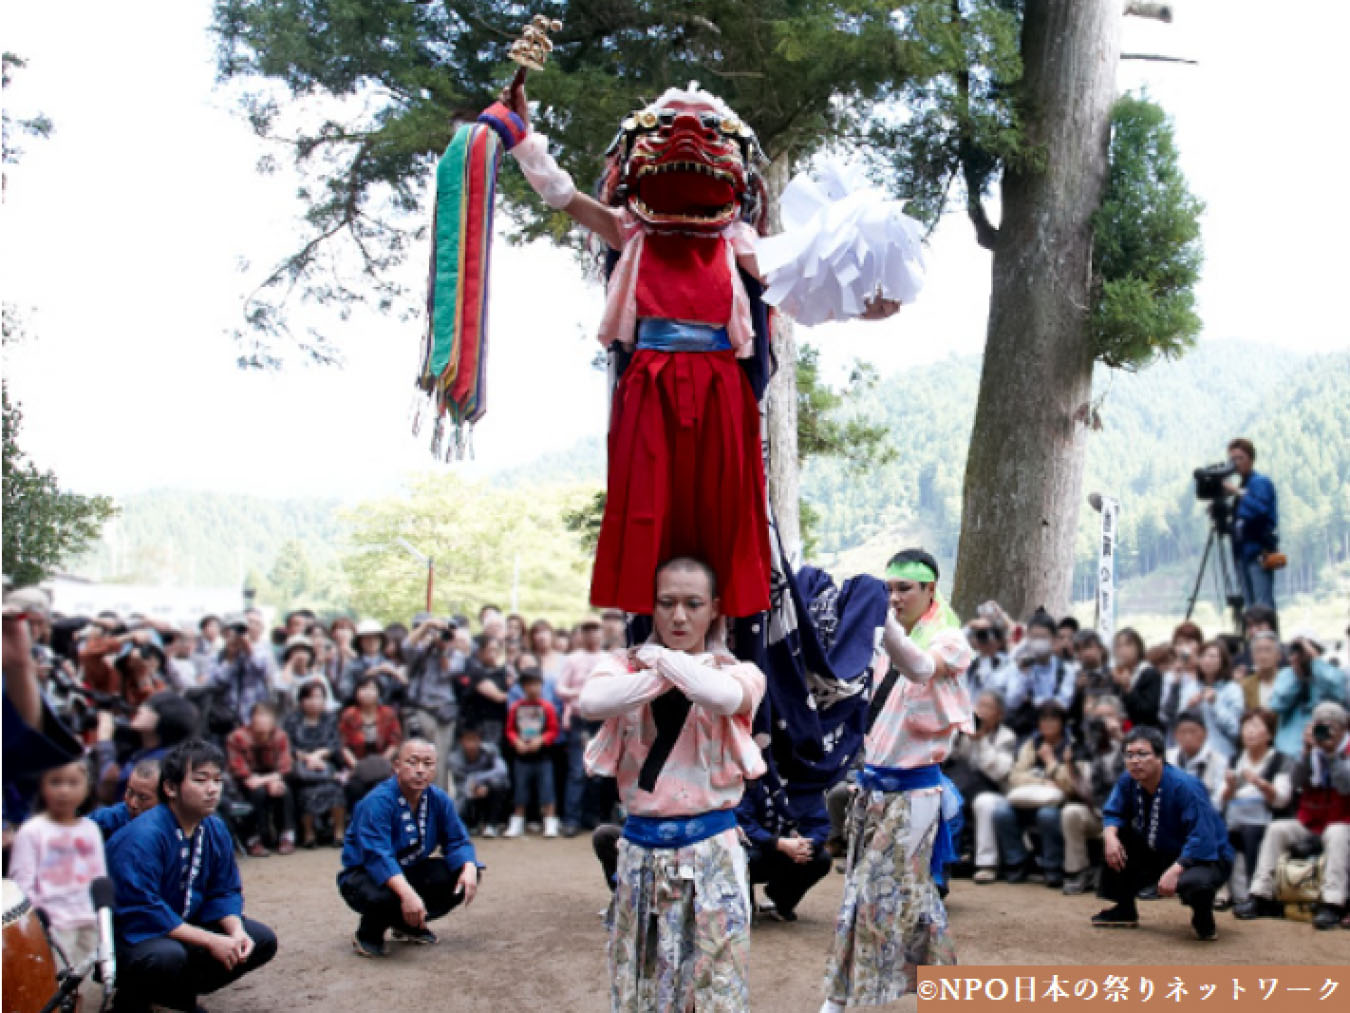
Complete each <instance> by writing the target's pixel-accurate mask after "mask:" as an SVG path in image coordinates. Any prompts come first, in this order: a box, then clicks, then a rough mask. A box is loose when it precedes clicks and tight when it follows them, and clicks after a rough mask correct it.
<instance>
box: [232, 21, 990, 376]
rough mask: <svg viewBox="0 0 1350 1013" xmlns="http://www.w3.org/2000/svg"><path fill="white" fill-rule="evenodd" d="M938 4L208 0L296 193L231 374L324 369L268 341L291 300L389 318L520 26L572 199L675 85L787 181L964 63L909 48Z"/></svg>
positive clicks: (532, 218)
mask: <svg viewBox="0 0 1350 1013" xmlns="http://www.w3.org/2000/svg"><path fill="white" fill-rule="evenodd" d="M975 6H976V7H977V8H978V10H977V11H976V12H975V14H974V15H972V21H973V22H974V23H975V24H976V26H977V27H976V29H974V30H973V31H974V32H975V33H976V35H977V36H978V39H979V42H978V44H977V43H975V42H972V43H971V45H972V46H976V48H977V49H979V51H980V52H981V53H983V52H986V51H990V50H992V49H997V50H998V52H999V54H1000V56H999V59H997V60H995V59H993V58H991V60H990V62H991V64H992V65H994V66H997V67H1002V66H1003V63H1004V55H1006V52H1007V51H1008V46H1007V41H1008V39H1007V32H1006V30H1002V31H996V30H995V28H996V27H997V26H996V25H995V26H991V25H990V24H986V22H990V21H997V22H998V24H1002V21H999V20H998V18H995V17H994V14H993V13H990V12H996V11H997V9H998V5H997V4H993V5H988V4H977V5H975ZM948 7H949V4H948V3H945V2H943V3H939V2H935V0H910V2H908V3H902V4H899V5H898V11H897V5H896V4H895V3H892V2H881V0H844V2H835V3H826V2H822V0H759V2H756V3H746V2H744V0H700V2H699V3H697V4H690V3H686V2H676V0H633V2H630V3H596V2H595V0H576V2H558V0H554V2H541V3H539V4H537V5H536V6H535V7H533V8H522V7H511V6H504V5H502V4H501V3H497V2H489V0H458V2H456V3H454V4H443V3H409V2H407V0H361V2H359V3H358V2H355V0H215V20H214V29H215V33H216V37H217V39H218V41H219V48H218V60H217V63H218V69H219V73H220V76H221V78H222V79H223V80H239V81H243V82H246V83H247V86H248V87H249V88H250V89H251V90H250V92H249V94H248V95H247V96H246V97H245V98H244V100H243V105H244V111H245V112H246V114H247V115H248V117H249V119H250V122H251V123H252V124H253V126H254V128H255V129H256V130H257V131H258V132H259V133H260V134H261V135H263V136H268V137H271V136H274V135H275V134H278V133H280V131H278V130H277V129H276V128H277V125H278V122H279V121H280V120H285V121H286V123H285V126H286V128H287V133H288V135H291V136H290V137H289V144H290V147H291V151H292V155H293V159H294V161H295V164H296V166H297V167H298V168H299V169H300V170H301V171H302V172H303V173H304V174H305V175H306V183H305V185H304V186H303V187H302V189H301V193H300V196H301V199H302V200H303V201H304V202H305V205H306V213H305V217H306V219H307V224H308V226H309V235H308V236H307V237H306V239H305V241H304V242H303V244H302V245H301V246H300V248H299V249H298V250H296V252H295V253H294V254H292V255H291V256H290V257H288V258H287V259H286V260H285V261H284V262H282V263H281V264H279V265H278V266H277V268H276V269H275V271H274V272H273V273H272V274H271V275H270V276H269V277H268V278H266V279H265V280H264V281H263V283H262V286H261V287H260V290H259V291H258V293H257V294H256V297H255V298H254V299H252V300H251V301H250V303H249V306H248V309H247V316H248V320H249V323H250V324H251V325H252V329H253V331H254V335H255V340H256V346H255V350H254V352H253V353H251V354H250V355H247V356H245V359H246V360H248V361H253V362H258V363H270V362H272V361H274V353H275V351H276V348H277V346H278V345H279V344H282V343H285V342H288V341H295V342H298V343H299V344H300V345H302V346H303V347H305V348H306V349H307V350H308V351H310V352H311V354H315V355H317V356H319V357H321V358H322V357H326V356H329V355H330V354H331V348H329V347H328V346H327V345H326V344H325V343H324V342H323V341H322V340H321V339H314V338H304V337H298V336H296V335H293V334H291V332H290V331H289V329H288V328H287V325H286V301H287V299H288V297H290V295H291V294H292V292H300V293H302V294H303V295H304V296H306V297H308V298H312V299H315V300H317V301H320V302H328V303H332V304H335V305H338V306H341V307H348V306H350V305H352V304H353V303H355V302H359V301H376V302H378V303H379V304H380V305H382V306H389V305H393V304H394V303H395V302H397V301H398V300H400V299H401V298H402V297H403V296H404V295H406V293H403V292H402V291H401V290H400V289H399V288H398V286H397V285H396V284H395V282H394V281H393V280H392V276H393V272H392V269H393V268H394V267H395V266H396V265H398V264H399V263H401V262H402V261H403V259H404V258H405V257H406V256H407V254H408V253H409V252H410V250H412V249H414V248H416V247H419V246H420V243H421V240H422V238H423V236H424V234H425V230H424V227H423V223H422V222H421V221H414V222H413V224H411V225H409V224H408V223H409V218H408V213H410V212H413V211H415V210H417V209H418V208H419V207H421V201H422V197H423V195H424V193H425V191H426V188H427V186H428V185H429V179H430V170H431V167H432V164H433V161H432V156H434V155H436V154H438V153H439V152H440V151H442V150H443V149H444V148H445V146H446V144H447V143H448V141H449V139H450V136H451V134H452V131H453V129H454V127H455V122H456V121H457V120H458V121H463V120H465V119H469V118H472V117H473V116H474V115H476V114H477V112H478V111H479V110H480V109H481V108H483V107H484V106H486V105H487V104H488V103H489V102H490V101H492V99H493V98H495V97H496V94H497V92H498V90H499V89H500V88H501V86H502V85H503V84H504V83H506V81H507V80H509V78H510V74H511V72H512V70H513V69H514V64H511V63H509V62H508V61H507V60H506V49H507V47H508V46H509V45H510V43H511V41H512V40H513V38H514V37H515V35H516V34H517V33H518V31H519V30H520V28H521V27H522V26H523V24H524V22H525V21H526V20H527V19H528V17H529V16H530V15H531V14H533V13H535V12H539V13H544V14H547V15H549V16H550V17H556V18H559V19H560V20H561V21H562V22H563V23H564V28H563V30H562V32H561V33H559V34H558V35H557V36H556V44H557V48H556V50H555V51H554V53H553V55H552V57H551V59H550V62H549V65H548V68H547V69H546V70H545V71H543V72H542V73H534V74H532V75H531V76H530V84H529V87H530V94H531V96H532V97H533V98H536V99H538V100H539V102H540V108H539V111H538V114H537V117H536V120H537V124H538V126H539V129H540V130H541V131H543V132H545V133H547V134H549V135H550V137H551V138H552V139H553V140H554V141H555V142H556V143H557V144H558V145H559V146H560V148H561V151H560V155H559V160H560V162H561V163H562V165H563V166H564V167H565V168H566V169H568V170H569V171H570V172H572V174H573V176H574V177H575V178H576V179H577V180H578V181H579V182H580V183H581V184H582V185H583V186H584V185H585V183H586V181H589V180H594V179H596V178H597V177H598V175H599V170H600V166H601V162H602V157H603V151H604V147H605V145H606V144H607V143H608V141H609V139H610V138H611V137H613V135H614V132H615V130H616V129H617V126H618V124H619V122H620V120H621V119H622V118H623V117H624V116H625V115H627V114H628V113H629V112H631V111H632V110H633V109H634V108H635V107H636V106H638V105H639V104H641V103H643V102H646V101H650V100H651V99H654V98H655V97H656V96H657V95H658V94H659V93H660V92H661V91H663V90H664V89H665V88H667V87H669V86H672V85H679V86H683V85H685V84H686V83H687V82H689V81H690V80H697V81H700V82H702V84H703V85H704V86H705V87H707V88H709V89H710V90H713V91H715V92H717V93H718V94H720V95H721V96H722V97H723V98H724V99H726V100H727V101H728V102H729V103H730V104H731V105H732V106H733V107H734V108H735V109H736V110H737V111H738V112H739V113H740V115H741V116H743V117H744V118H745V119H746V121H747V122H749V123H750V124H751V125H752V126H754V127H755V129H756V131H757V132H758V134H759V138H760V141H761V143H762V144H763V146H764V148H765V151H766V152H767V153H768V155H769V156H770V157H771V158H782V159H785V160H786V161H787V163H788V164H789V165H791V164H793V163H795V162H797V161H799V160H800V159H802V158H805V157H807V156H809V155H810V154H811V153H812V152H814V151H816V150H818V149H819V148H820V147H821V146H823V145H828V144H831V143H835V142H841V141H849V140H854V139H857V138H858V137H860V136H862V135H863V133H864V132H865V131H866V129H867V124H868V123H869V117H870V115H871V111H872V109H873V108H874V106H875V103H876V101H877V100H879V99H882V98H888V97H893V96H895V95H896V94H897V93H898V90H899V89H902V88H904V87H905V86H906V84H907V83H908V82H910V81H911V80H912V79H914V78H915V77H922V76H925V75H932V74H935V73H938V72H940V71H943V70H947V71H951V70H954V67H953V66H951V62H952V61H955V60H957V59H958V58H959V59H962V60H963V59H964V48H963V47H962V46H961V45H954V44H948V43H946V42H943V43H941V44H929V43H926V42H925V41H923V40H922V39H920V38H919V36H920V35H921V33H922V31H924V30H926V29H927V27H928V26H929V25H931V24H939V23H941V20H942V17H941V14H940V13H939V12H940V11H942V10H945V9H947V8H948ZM986 8H988V11H986ZM1002 20H1003V21H1006V17H1003V19H1002ZM899 26H907V27H906V28H905V30H904V31H899V30H898V27H899ZM1011 51H1013V52H1015V46H1014V47H1012V50H1011ZM285 97H288V98H289V100H291V101H286V102H284V103H283V98H285ZM297 99H300V100H305V99H316V100H322V101H320V102H315V103H311V104H310V105H309V106H302V107H300V108H301V112H299V113H298V114H297V113H292V114H291V115H289V116H285V115H283V113H282V109H283V104H284V105H285V106H286V107H287V108H288V109H295V108H296V104H295V102H294V101H293V100H297ZM333 100H337V101H333ZM319 107H321V108H322V109H323V110H324V112H325V113H326V114H327V118H321V117H320V116H319V115H318V113H317V112H316V111H315V110H316V109H317V108H319ZM293 119H301V120H303V121H304V122H300V123H298V124H297V123H292V122H290V120H293ZM501 189H502V192H503V193H504V195H505V197H506V203H507V209H508V212H509V213H510V214H511V215H512V217H513V219H514V221H515V222H516V225H517V227H518V229H519V230H520V234H521V235H522V236H525V237H534V236H540V235H548V236H550V237H552V238H553V239H555V240H570V239H571V238H573V237H574V236H575V233H573V232H572V231H571V226H570V223H569V221H568V220H567V219H566V218H565V217H564V216H562V215H561V214H559V213H556V212H550V211H549V210H548V209H547V208H545V207H544V206H543V205H542V203H541V202H540V201H539V200H538V199H537V198H536V197H534V195H533V194H532V193H531V192H530V191H529V190H528V187H527V186H526V184H525V182H524V179H523V177H522V176H521V175H520V174H519V172H517V171H516V169H515V168H514V167H513V166H508V167H507V168H505V169H504V171H503V174H502V180H501ZM353 257H354V258H355V259H356V262H357V263H359V264H360V265H361V270H360V272H359V273H357V274H354V275H353V274H350V273H344V271H343V270H342V264H343V263H344V258H345V259H346V260H350V259H351V258H353Z"/></svg>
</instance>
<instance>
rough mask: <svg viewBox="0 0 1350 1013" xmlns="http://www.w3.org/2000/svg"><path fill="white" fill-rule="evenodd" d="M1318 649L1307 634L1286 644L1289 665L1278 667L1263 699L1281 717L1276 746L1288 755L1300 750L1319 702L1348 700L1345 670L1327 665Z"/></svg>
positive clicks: (1343, 704) (1298, 753)
mask: <svg viewBox="0 0 1350 1013" xmlns="http://www.w3.org/2000/svg"><path fill="white" fill-rule="evenodd" d="M1319 653H1320V652H1319V651H1318V650H1317V646H1316V645H1315V644H1314V643H1312V642H1310V641H1309V640H1308V639H1307V638H1305V637H1299V638H1297V639H1295V640H1294V641H1293V643H1291V644H1290V645H1289V665H1288V666H1287V667H1285V668H1282V669H1280V674H1279V675H1278V676H1277V677H1276V678H1275V688H1274V689H1273V690H1272V691H1271V694H1270V698H1269V700H1268V701H1267V703H1266V706H1268V707H1269V708H1270V709H1271V710H1273V711H1274V712H1275V716H1276V717H1277V718H1279V720H1280V724H1279V728H1278V730H1277V731H1276V732H1275V748H1276V749H1278V750H1279V751H1280V752H1282V753H1284V754H1285V755H1286V756H1289V757H1294V758H1297V757H1299V756H1300V755H1302V754H1303V751H1304V745H1305V743H1306V742H1307V737H1306V731H1307V726H1308V723H1309V722H1310V721H1311V720H1312V714H1313V711H1314V709H1316V707H1317V705H1318V704H1320V703H1322V702H1323V701H1328V702H1330V703H1337V704H1340V705H1341V706H1342V707H1344V706H1345V705H1346V703H1347V701H1346V692H1345V673H1344V672H1342V671H1341V670H1340V669H1339V668H1333V667H1332V666H1331V665H1328V664H1327V663H1326V662H1325V661H1323V660H1322V659H1321V658H1320V657H1319V656H1318V655H1319Z"/></svg>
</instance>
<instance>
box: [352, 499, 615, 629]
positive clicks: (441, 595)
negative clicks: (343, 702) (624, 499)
mask: <svg viewBox="0 0 1350 1013" xmlns="http://www.w3.org/2000/svg"><path fill="white" fill-rule="evenodd" d="M592 496H593V491H592V490H588V489H584V488H580V489H579V488H575V487H573V488H570V489H568V488H559V487H546V488H541V487H535V488H531V489H517V490H513V491H504V490H502V489H499V488H495V487H493V486H489V485H480V484H472V483H469V482H466V481H463V480H461V479H459V478H457V477H455V476H453V475H449V476H428V477H424V478H420V479H417V480H415V481H414V482H413V483H412V484H411V485H410V487H409V489H408V493H407V495H406V496H397V497H389V498H386V499H381V500H376V501H374V502H369V503H362V504H361V505H360V506H359V507H357V508H355V509H352V510H347V511H343V513H342V520H343V524H344V527H345V529H346V538H345V540H344V549H343V553H342V567H343V570H344V572H345V573H346V576H347V580H348V582H349V584H350V603H351V606H352V607H353V608H354V609H355V610H356V611H357V612H358V613H359V614H360V615H369V616H374V617H376V618H379V619H382V620H393V619H399V620H402V621H403V622H407V621H408V618H409V617H410V616H411V615H412V614H413V613H414V612H416V611H418V610H419V609H421V608H422V607H423V605H424V604H425V602H426V598H425V595H426V583H425V581H426V571H425V569H423V568H422V567H421V566H420V565H418V563H417V562H416V560H413V559H412V558H410V557H409V556H408V555H407V553H406V552H405V551H404V550H403V549H402V548H400V547H399V545H398V543H397V539H398V538H400V537H403V538H406V539H407V540H408V541H409V542H411V543H412V544H413V545H416V546H417V547H418V548H419V549H421V550H422V551H423V552H426V553H428V554H429V555H430V556H431V557H432V558H433V559H435V560H436V581H435V587H434V606H435V610H436V611H438V612H445V613H450V612H465V613H470V614H471V613H473V612H475V611H476V610H477V609H478V608H479V607H480V606H481V605H483V604H484V603H486V602H496V603H498V604H500V605H503V606H505V605H506V604H507V603H508V602H509V601H510V600H511V587H512V580H513V576H514V573H515V563H516V560H517V558H518V559H519V561H520V570H519V574H520V586H519V589H518V590H519V598H518V601H517V605H518V607H519V609H520V610H521V612H523V613H524V614H526V615H529V616H531V617H535V616H544V617H545V618H548V619H551V620H554V621H558V622H569V623H570V622H572V621H574V620H575V619H577V618H578V617H579V615H580V614H581V612H582V611H583V610H584V609H585V603H586V600H587V587H588V583H589V576H590V566H589V560H588V559H587V557H585V556H583V555H582V553H581V551H580V550H579V549H578V547H577V546H576V542H575V539H574V538H572V537H570V536H569V534H568V532H567V530H566V528H564V526H563V522H562V516H563V514H564V513H565V512H566V511H568V510H576V509H578V508H580V507H581V505H582V504H583V503H584V502H587V501H589V499H590V498H591V497H592Z"/></svg>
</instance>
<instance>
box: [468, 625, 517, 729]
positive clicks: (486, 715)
mask: <svg viewBox="0 0 1350 1013" xmlns="http://www.w3.org/2000/svg"><path fill="white" fill-rule="evenodd" d="M488 615H489V616H492V615H493V613H488ZM510 689H511V679H510V677H509V675H508V673H507V670H506V665H505V663H504V661H503V655H502V638H501V637H500V636H496V635H494V634H491V633H484V634H483V635H482V636H480V637H479V638H478V645H477V647H476V649H475V651H474V655H473V657H472V658H470V659H469V660H468V661H467V662H466V663H465V665H464V691H463V694H462V696H461V699H460V714H461V717H462V718H463V719H464V720H465V721H469V722H472V723H473V724H476V725H477V726H478V727H479V729H480V730H481V731H482V733H483V741H484V742H491V743H492V744H493V745H495V746H499V745H501V743H502V731H503V729H504V728H505V726H506V707H507V694H508V693H509V692H510Z"/></svg>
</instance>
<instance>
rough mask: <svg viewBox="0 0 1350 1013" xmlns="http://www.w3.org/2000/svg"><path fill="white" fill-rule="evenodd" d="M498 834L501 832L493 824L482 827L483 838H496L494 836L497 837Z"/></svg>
mask: <svg viewBox="0 0 1350 1013" xmlns="http://www.w3.org/2000/svg"><path fill="white" fill-rule="evenodd" d="M500 833H501V830H500V829H498V827H497V824H495V823H488V824H486V825H484V827H483V836H484V837H496V836H497V835H498V834H500Z"/></svg>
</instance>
